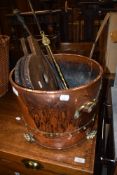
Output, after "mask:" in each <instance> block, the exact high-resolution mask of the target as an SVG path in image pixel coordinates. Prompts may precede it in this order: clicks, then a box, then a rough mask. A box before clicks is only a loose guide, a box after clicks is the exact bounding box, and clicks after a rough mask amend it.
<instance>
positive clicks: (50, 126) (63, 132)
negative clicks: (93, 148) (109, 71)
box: [10, 54, 103, 149]
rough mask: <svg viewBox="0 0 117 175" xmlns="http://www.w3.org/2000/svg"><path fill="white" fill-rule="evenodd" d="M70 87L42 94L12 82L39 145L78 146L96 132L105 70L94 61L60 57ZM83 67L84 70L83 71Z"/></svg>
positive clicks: (69, 56) (70, 55)
mask: <svg viewBox="0 0 117 175" xmlns="http://www.w3.org/2000/svg"><path fill="white" fill-rule="evenodd" d="M55 58H56V60H57V62H58V63H59V64H60V67H61V70H62V71H63V73H64V76H65V79H66V80H67V82H68V84H69V86H70V88H69V89H67V90H64V89H62V90H55V91H41V90H31V89H27V88H23V87H21V86H19V85H17V84H16V83H15V82H14V79H13V76H14V75H13V74H14V70H12V71H11V73H10V82H11V84H12V88H13V91H14V93H15V94H16V95H17V98H18V100H19V102H20V105H21V109H22V113H23V118H24V120H25V122H26V126H27V129H28V132H29V133H31V134H32V135H33V137H34V138H35V140H36V141H37V143H39V144H40V145H42V146H44V147H47V148H52V149H65V148H69V147H71V146H73V145H76V144H78V143H79V141H81V140H82V139H83V138H85V137H86V135H87V133H89V132H90V131H91V130H92V127H93V125H94V123H95V116H96V115H97V104H98V97H99V92H100V88H101V81H102V74H103V70H102V67H101V66H100V65H99V64H98V63H97V62H96V61H94V60H92V59H89V58H87V57H84V56H80V55H75V54H56V55H55ZM82 68H83V70H82Z"/></svg>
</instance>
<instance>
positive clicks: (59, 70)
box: [28, 0, 68, 89]
mask: <svg viewBox="0 0 117 175" xmlns="http://www.w3.org/2000/svg"><path fill="white" fill-rule="evenodd" d="M28 3H29V6H30V8H31V11H32V14H33V16H34V18H35V21H36V23H37V27H38V30H39V32H40V35H41V37H42V43H43V45H44V46H45V48H46V51H47V54H48V56H49V58H50V62H53V63H54V67H55V69H56V70H57V73H58V75H59V77H60V79H61V82H62V84H63V88H64V89H68V85H67V83H66V81H65V78H64V75H63V73H62V72H61V69H60V66H59V65H58V63H57V62H56V60H55V58H54V55H53V53H52V50H51V48H50V40H49V38H48V37H47V36H46V35H45V33H44V31H42V30H41V27H40V24H39V22H38V19H37V16H36V13H35V11H34V9H33V6H32V3H31V1H30V0H28Z"/></svg>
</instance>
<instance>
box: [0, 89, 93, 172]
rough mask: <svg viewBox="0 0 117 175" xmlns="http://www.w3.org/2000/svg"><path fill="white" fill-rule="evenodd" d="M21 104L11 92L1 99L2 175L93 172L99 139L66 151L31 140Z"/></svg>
mask: <svg viewBox="0 0 117 175" xmlns="http://www.w3.org/2000/svg"><path fill="white" fill-rule="evenodd" d="M21 116H22V114H21V112H20V108H19V105H18V103H17V101H16V98H15V96H14V94H13V93H12V92H8V93H7V94H6V95H5V96H4V97H2V98H0V175H2V174H5V175H12V174H16V175H20V174H22V175H30V174H31V175H37V174H38V175H75V174H77V175H91V174H93V172H94V159H95V146H96V138H93V139H89V140H87V139H84V140H83V141H82V142H80V143H79V144H78V145H77V146H74V147H72V148H70V149H66V150H50V149H46V148H43V147H41V146H39V145H38V144H37V143H35V142H34V143H29V142H28V141H26V140H25V138H24V136H23V135H24V133H26V132H27V130H26V128H25V126H24V122H23V119H21V120H19V117H21Z"/></svg>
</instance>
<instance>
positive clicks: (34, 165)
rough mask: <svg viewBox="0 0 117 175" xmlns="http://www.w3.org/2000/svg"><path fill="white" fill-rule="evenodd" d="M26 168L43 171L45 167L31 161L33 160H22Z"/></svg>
mask: <svg viewBox="0 0 117 175" xmlns="http://www.w3.org/2000/svg"><path fill="white" fill-rule="evenodd" d="M22 162H23V164H24V166H25V167H26V168H29V169H36V170H39V169H42V168H43V166H42V165H41V164H40V163H39V162H38V161H36V160H31V159H23V160H22Z"/></svg>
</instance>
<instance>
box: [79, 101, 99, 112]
mask: <svg viewBox="0 0 117 175" xmlns="http://www.w3.org/2000/svg"><path fill="white" fill-rule="evenodd" d="M95 105H96V99H94V100H93V101H89V102H86V103H85V104H83V105H82V106H81V107H80V108H79V109H78V111H79V112H81V111H83V112H87V113H90V112H91V111H92V109H93V107H94V106H95Z"/></svg>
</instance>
